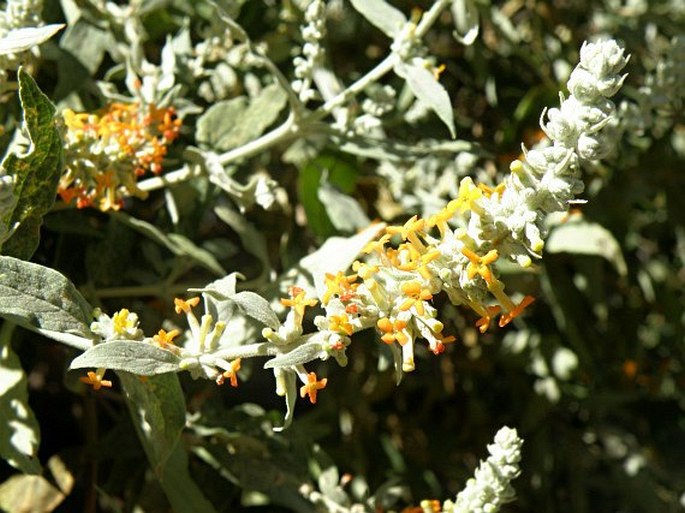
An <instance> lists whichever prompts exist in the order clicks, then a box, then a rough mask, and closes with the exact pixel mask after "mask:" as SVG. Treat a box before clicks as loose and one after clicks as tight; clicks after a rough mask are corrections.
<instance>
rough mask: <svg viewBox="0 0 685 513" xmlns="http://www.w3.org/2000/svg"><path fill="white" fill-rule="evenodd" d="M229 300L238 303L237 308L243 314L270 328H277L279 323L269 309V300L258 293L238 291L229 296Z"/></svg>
mask: <svg viewBox="0 0 685 513" xmlns="http://www.w3.org/2000/svg"><path fill="white" fill-rule="evenodd" d="M230 301H233V302H234V303H235V304H236V305H238V308H239V309H240V311H241V312H242V313H243V314H245V315H247V316H248V317H251V318H252V319H255V320H257V321H259V322H261V323H262V324H264V325H265V326H268V327H269V328H271V329H278V327H279V326H280V325H281V323H280V321H279V320H278V317H277V316H276V314H275V313H274V311H273V310H272V309H271V306H270V305H269V302H268V301H267V300H266V299H264V298H263V297H262V296H260V295H259V294H255V293H254V292H249V291H245V292H238V293H237V294H235V295H234V296H232V297H231V298H230Z"/></svg>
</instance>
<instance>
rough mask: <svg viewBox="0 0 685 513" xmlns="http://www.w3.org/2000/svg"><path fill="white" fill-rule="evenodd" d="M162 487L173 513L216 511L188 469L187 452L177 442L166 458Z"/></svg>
mask: <svg viewBox="0 0 685 513" xmlns="http://www.w3.org/2000/svg"><path fill="white" fill-rule="evenodd" d="M161 484H162V488H163V489H164V493H165V494H166V497H167V499H169V503H170V504H171V506H172V508H173V511H174V513H216V510H215V509H214V506H213V505H212V503H211V502H209V501H208V500H207V498H206V497H205V496H204V494H203V493H202V490H201V489H200V488H199V487H198V486H197V484H196V483H195V481H193V478H192V477H191V475H190V472H189V470H188V454H187V452H186V450H185V448H184V447H183V444H181V443H180V442H178V443H177V444H176V447H175V448H174V450H173V452H172V453H171V455H170V456H169V459H168V460H167V464H166V468H165V469H164V477H163V478H162V479H161Z"/></svg>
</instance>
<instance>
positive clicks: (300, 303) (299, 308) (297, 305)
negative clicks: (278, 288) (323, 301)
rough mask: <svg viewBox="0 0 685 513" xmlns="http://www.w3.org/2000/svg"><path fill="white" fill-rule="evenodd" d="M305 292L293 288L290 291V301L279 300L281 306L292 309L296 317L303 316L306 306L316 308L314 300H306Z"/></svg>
mask: <svg viewBox="0 0 685 513" xmlns="http://www.w3.org/2000/svg"><path fill="white" fill-rule="evenodd" d="M306 296H307V292H306V291H304V290H302V289H301V288H299V287H293V288H292V289H291V290H290V299H285V298H283V299H281V304H282V305H283V306H287V307H289V308H292V309H293V311H295V312H296V313H297V315H298V316H300V317H302V316H304V309H305V308H306V307H308V306H316V304H317V303H318V301H317V300H316V299H307V297H306Z"/></svg>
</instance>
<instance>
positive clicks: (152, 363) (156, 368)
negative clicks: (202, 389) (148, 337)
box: [69, 340, 181, 376]
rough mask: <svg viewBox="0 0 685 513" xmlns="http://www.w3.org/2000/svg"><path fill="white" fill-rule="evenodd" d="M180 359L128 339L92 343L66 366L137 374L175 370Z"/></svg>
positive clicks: (170, 353)
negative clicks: (91, 345)
mask: <svg viewBox="0 0 685 513" xmlns="http://www.w3.org/2000/svg"><path fill="white" fill-rule="evenodd" d="M180 362H181V359H180V358H179V357H178V356H177V355H175V354H174V353H172V352H171V351H167V350H166V349H162V348H161V347H158V346H156V345H153V344H149V343H146V342H141V341H132V340H113V341H111V342H105V343H102V344H96V345H94V346H93V347H91V348H90V349H88V350H87V351H86V352H85V353H83V354H82V355H80V356H78V357H77V358H74V360H73V361H72V362H71V365H70V366H69V368H70V369H83V368H91V367H92V368H107V369H113V370H117V371H126V372H130V373H132V374H137V375H139V376H154V375H156V374H165V373H168V372H178V371H179V370H180V369H179V363H180Z"/></svg>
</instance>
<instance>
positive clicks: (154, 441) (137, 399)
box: [101, 342, 186, 479]
mask: <svg viewBox="0 0 685 513" xmlns="http://www.w3.org/2000/svg"><path fill="white" fill-rule="evenodd" d="M110 343H113V342H108V343H107V344H110ZM107 344H101V345H107ZM141 345H143V344H141ZM117 375H118V376H119V379H120V380H121V384H122V387H123V389H124V392H125V396H126V404H127V405H128V408H129V412H130V413H131V418H132V419H133V425H134V426H135V428H136V431H137V432H138V437H139V438H140V441H141V442H142V444H143V448H144V449H145V454H147V458H148V460H149V461H150V465H151V466H152V469H153V470H154V471H155V474H156V475H157V477H158V478H160V479H164V477H165V472H164V467H165V465H166V462H167V459H168V458H169V456H170V455H171V453H172V452H173V451H174V449H175V447H176V444H177V443H178V441H179V438H180V436H181V431H182V430H183V427H184V426H185V422H186V404H185V398H184V396H183V390H181V385H180V383H179V381H178V376H177V375H176V374H162V375H159V376H151V377H149V378H147V379H146V380H141V379H140V378H139V377H138V376H136V375H134V374H131V373H128V372H123V371H118V372H117Z"/></svg>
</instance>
